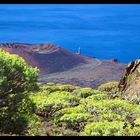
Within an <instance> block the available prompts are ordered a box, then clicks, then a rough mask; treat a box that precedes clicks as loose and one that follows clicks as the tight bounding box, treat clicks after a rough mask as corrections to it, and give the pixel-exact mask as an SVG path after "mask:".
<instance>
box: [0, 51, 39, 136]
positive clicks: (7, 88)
mask: <svg viewBox="0 0 140 140" xmlns="http://www.w3.org/2000/svg"><path fill="white" fill-rule="evenodd" d="M37 82H38V70H37V69H36V68H32V67H30V66H28V65H27V64H26V63H25V61H24V60H23V59H22V58H21V57H19V56H18V55H11V54H9V53H7V52H4V51H2V50H0V131H4V132H5V133H9V132H11V133H16V134H22V133H24V130H25V129H26V128H27V126H28V118H29V116H30V115H31V114H32V113H33V112H34V109H35V108H34V104H33V103H32V102H31V100H30V99H29V95H30V94H29V92H30V91H34V90H37V89H38V84H37Z"/></svg>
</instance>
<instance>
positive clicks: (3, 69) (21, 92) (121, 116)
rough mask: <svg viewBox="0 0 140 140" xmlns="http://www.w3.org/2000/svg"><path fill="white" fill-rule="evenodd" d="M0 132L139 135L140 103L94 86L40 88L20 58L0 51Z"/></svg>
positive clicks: (106, 87) (114, 84) (113, 84)
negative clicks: (96, 88)
mask: <svg viewBox="0 0 140 140" xmlns="http://www.w3.org/2000/svg"><path fill="white" fill-rule="evenodd" d="M0 61H1V65H0V102H1V104H0V110H1V111H0V132H1V133H5V134H16V135H31V136H36V135H39V136H44V135H45V136H46V135H47V136H140V104H139V103H137V104H135V103H130V102H128V101H126V100H124V99H121V98H119V96H118V94H119V91H118V88H117V85H118V83H117V82H109V83H105V84H103V85H101V86H99V87H98V90H95V89H92V88H88V87H87V88H81V87H78V86H72V85H55V84H54V83H46V85H44V86H40V87H39V86H38V70H37V69H36V68H31V67H29V66H28V65H27V64H26V63H25V62H24V60H23V59H22V58H20V57H18V56H17V55H10V54H9V53H5V52H4V51H0Z"/></svg>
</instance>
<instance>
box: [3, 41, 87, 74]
mask: <svg viewBox="0 0 140 140" xmlns="http://www.w3.org/2000/svg"><path fill="white" fill-rule="evenodd" d="M0 48H2V49H3V50H5V51H7V52H9V53H11V54H18V55H19V56H21V57H22V58H24V60H25V61H26V62H27V64H29V65H31V66H33V67H38V68H39V69H40V71H41V73H54V72H61V71H65V70H68V69H70V68H73V67H74V66H77V65H78V64H86V63H87V61H86V57H85V56H81V55H78V54H74V53H72V52H70V51H68V50H66V49H64V48H61V47H59V46H56V45H54V44H52V43H47V44H24V43H15V42H14V43H0Z"/></svg>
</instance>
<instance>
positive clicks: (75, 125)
mask: <svg viewBox="0 0 140 140" xmlns="http://www.w3.org/2000/svg"><path fill="white" fill-rule="evenodd" d="M91 117H92V116H91V115H90V114H88V113H71V114H65V115H63V116H62V117H61V118H60V120H59V121H60V122H64V123H65V124H66V128H69V129H72V130H76V131H81V130H82V129H83V128H84V125H85V123H86V121H87V120H88V119H89V118H91Z"/></svg>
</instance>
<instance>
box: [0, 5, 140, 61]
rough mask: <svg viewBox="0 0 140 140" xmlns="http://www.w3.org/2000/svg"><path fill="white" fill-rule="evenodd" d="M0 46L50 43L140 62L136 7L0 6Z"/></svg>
mask: <svg viewBox="0 0 140 140" xmlns="http://www.w3.org/2000/svg"><path fill="white" fill-rule="evenodd" d="M0 42H23V43H47V42H52V43H54V44H56V45H60V46H62V47H64V48H67V49H69V50H71V51H73V52H76V51H77V48H78V47H80V48H81V53H82V54H84V55H88V56H94V57H97V58H102V59H110V58H117V59H118V60H119V61H121V62H124V63H128V62H129V61H132V60H135V59H137V58H140V4H114V5H113V4H27V5H25V4H5V5H4V4H0Z"/></svg>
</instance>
